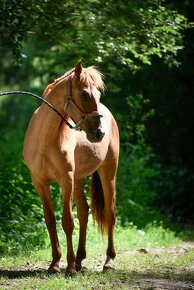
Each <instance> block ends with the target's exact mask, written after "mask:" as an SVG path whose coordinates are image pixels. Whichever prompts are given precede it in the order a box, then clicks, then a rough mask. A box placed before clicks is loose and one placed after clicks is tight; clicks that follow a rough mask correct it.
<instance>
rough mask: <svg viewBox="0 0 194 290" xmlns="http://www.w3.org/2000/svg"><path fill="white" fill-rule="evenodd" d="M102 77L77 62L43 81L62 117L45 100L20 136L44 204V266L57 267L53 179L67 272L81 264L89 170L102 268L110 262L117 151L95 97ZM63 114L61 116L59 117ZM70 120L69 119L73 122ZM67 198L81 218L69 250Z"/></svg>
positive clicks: (113, 130)
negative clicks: (47, 255) (47, 245)
mask: <svg viewBox="0 0 194 290" xmlns="http://www.w3.org/2000/svg"><path fill="white" fill-rule="evenodd" d="M103 89H104V83H103V80H102V75H101V73H100V72H99V71H98V70H97V69H96V68H95V67H93V66H91V67H88V68H83V67H82V62H81V61H79V62H78V63H77V64H76V67H75V68H73V69H72V70H70V71H69V72H67V73H66V74H65V75H63V76H62V77H60V78H58V79H56V80H55V81H54V82H53V83H52V84H50V85H48V86H47V88H46V89H45V91H44V98H45V99H46V100H47V101H48V102H50V103H51V104H52V105H53V106H54V107H55V108H57V110H58V111H59V112H60V113H61V114H62V115H63V119H62V118H61V117H60V116H59V115H57V114H56V112H54V111H53V110H51V109H50V108H49V107H48V106H46V105H45V104H44V103H43V104H42V105H41V106H40V107H39V108H38V109H37V110H36V111H35V112H34V114H33V116H32V118H31V121H30V123H29V125H28V129H27V132H26V135H25V140H24V151H23V154H24V159H25V162H26V164H27V166H28V167H29V169H30V171H31V177H32V182H33V185H34V187H35V189H36V190H37V192H38V194H39V196H40V199H41V202H42V205H43V210H44V217H45V221H46V225H47V228H48V232H49V236H50V241H51V246H52V262H51V264H50V267H49V270H50V271H53V272H58V271H60V265H59V261H60V258H61V249H60V245H59V240H58V235H57V230H56V219H55V213H54V209H53V204H52V198H51V193H50V184H51V182H52V181H56V182H57V183H58V184H59V186H60V187H61V190H62V200H63V213H62V226H63V230H64V232H65V234H66V239H67V268H66V274H68V275H73V274H75V273H76V271H79V270H81V268H82V260H83V259H85V257H86V248H85V244H86V227H87V221H88V210H89V206H88V204H87V201H86V198H85V195H84V189H83V185H84V178H85V177H86V176H90V175H92V178H91V185H90V197H91V209H92V214H93V217H94V219H95V220H96V221H97V223H98V226H99V229H100V230H101V231H102V232H104V231H106V233H107V234H108V247H107V257H106V261H105V264H104V268H103V269H104V270H106V269H109V268H112V267H113V259H114V258H115V255H116V254H115V249H114V226H115V219H116V213H115V210H116V206H115V194H116V191H115V178H116V171H117V165H118V155H119V133H118V127H117V124H116V122H115V120H114V118H113V116H112V114H111V113H110V111H109V110H108V109H107V108H106V107H105V106H104V105H102V104H101V103H100V95H101V93H100V92H101V91H103ZM64 120H65V122H64ZM73 122H74V125H73ZM72 199H74V201H75V203H76V207H77V215H78V219H79V223H80V231H79V244H78V249H77V254H76V255H75V254H74V250H73V243H72V233H73V229H74V222H73V217H72Z"/></svg>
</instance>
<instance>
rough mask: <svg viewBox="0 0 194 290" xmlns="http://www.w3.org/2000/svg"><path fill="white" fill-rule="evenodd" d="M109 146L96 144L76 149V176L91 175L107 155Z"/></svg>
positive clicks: (77, 177)
mask: <svg viewBox="0 0 194 290" xmlns="http://www.w3.org/2000/svg"><path fill="white" fill-rule="evenodd" d="M107 150H108V148H107V146H102V144H101V145H98V144H95V145H93V144H92V145H91V146H82V147H77V148H76V149H75V178H76V179H80V178H83V177H85V176H88V175H91V174H92V173H93V172H94V171H96V170H97V169H98V168H99V166H100V165H101V164H102V162H103V161H104V159H105V158H106V155H107Z"/></svg>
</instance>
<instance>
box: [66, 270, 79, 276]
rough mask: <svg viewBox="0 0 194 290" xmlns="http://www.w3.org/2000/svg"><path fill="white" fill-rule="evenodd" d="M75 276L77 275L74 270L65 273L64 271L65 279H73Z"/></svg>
mask: <svg viewBox="0 0 194 290" xmlns="http://www.w3.org/2000/svg"><path fill="white" fill-rule="evenodd" d="M76 275H77V271H76V270H69V269H66V271H65V276H66V277H69V278H74V277H75V276H76Z"/></svg>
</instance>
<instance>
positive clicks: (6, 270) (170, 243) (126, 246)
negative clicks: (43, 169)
mask: <svg viewBox="0 0 194 290" xmlns="http://www.w3.org/2000/svg"><path fill="white" fill-rule="evenodd" d="M75 225H76V226H75V233H74V236H73V239H74V244H75V245H76V244H77V240H78V223H77V222H76V223H75ZM59 232H60V241H61V245H63V253H64V254H63V260H62V271H61V273H59V274H54V275H50V274H48V273H47V267H48V266H49V261H50V259H51V254H50V245H49V242H47V246H46V247H45V248H44V249H41V250H34V251H31V252H29V253H26V252H25V253H23V254H22V253H19V254H18V255H16V256H10V255H4V256H2V257H1V258H0V265H1V270H0V289H2V290H3V289H14V290H15V289H77V290H82V289H84V290H86V289H91V290H97V289H103V290H108V289H163V288H160V287H163V286H165V287H167V289H187V288H186V287H189V285H191V286H192V285H193V286H192V287H194V279H193V276H192V275H193V274H194V273H193V271H194V245H193V243H192V242H185V240H186V239H187V238H189V239H190V240H191V239H193V234H194V232H193V231H192V230H190V231H189V232H188V231H184V232H181V233H179V234H177V233H176V232H175V231H173V230H171V229H169V228H165V227H164V226H163V225H162V224H157V223H153V224H152V225H148V226H147V227H146V228H145V229H143V230H139V229H137V228H136V227H135V226H133V225H131V224H129V225H128V226H126V227H125V228H122V227H121V226H117V229H116V235H115V246H116V249H117V257H116V260H115V268H116V270H114V271H111V272H107V273H103V272H102V266H103V263H104V260H105V252H106V244H107V239H106V237H104V238H100V235H99V234H98V232H97V230H96V228H95V227H94V226H93V223H92V221H91V220H90V221H89V227H88V235H87V259H86V260H85V261H84V266H85V267H86V268H87V270H86V271H85V272H84V273H79V274H77V276H76V278H74V279H72V278H66V277H65V274H64V272H65V266H66V261H65V258H64V257H65V251H66V246H65V244H66V241H65V237H64V234H63V233H62V231H61V230H59ZM188 235H189V236H188ZM161 285H163V286H161ZM157 287H158V288H157ZM173 287H174V288H173ZM181 287H183V288H181ZM184 287H185V288H184ZM191 289H193V288H191Z"/></svg>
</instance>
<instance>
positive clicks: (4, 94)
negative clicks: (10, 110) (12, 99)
mask: <svg viewBox="0 0 194 290" xmlns="http://www.w3.org/2000/svg"><path fill="white" fill-rule="evenodd" d="M7 95H29V96H32V97H34V98H36V99H38V100H40V101H41V102H43V103H45V104H46V105H47V106H48V107H49V108H51V109H52V110H53V111H55V113H57V115H59V116H60V117H61V119H62V120H63V122H65V124H67V125H68V126H69V128H71V129H74V127H73V126H72V125H71V124H70V123H69V122H68V121H67V120H66V119H65V118H64V117H63V115H62V114H61V113H60V112H59V111H58V110H57V109H56V108H55V107H53V105H51V104H50V103H49V102H47V101H46V100H45V99H43V98H41V97H40V96H38V95H36V94H34V93H31V92H26V91H10V92H3V93H0V96H7Z"/></svg>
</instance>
